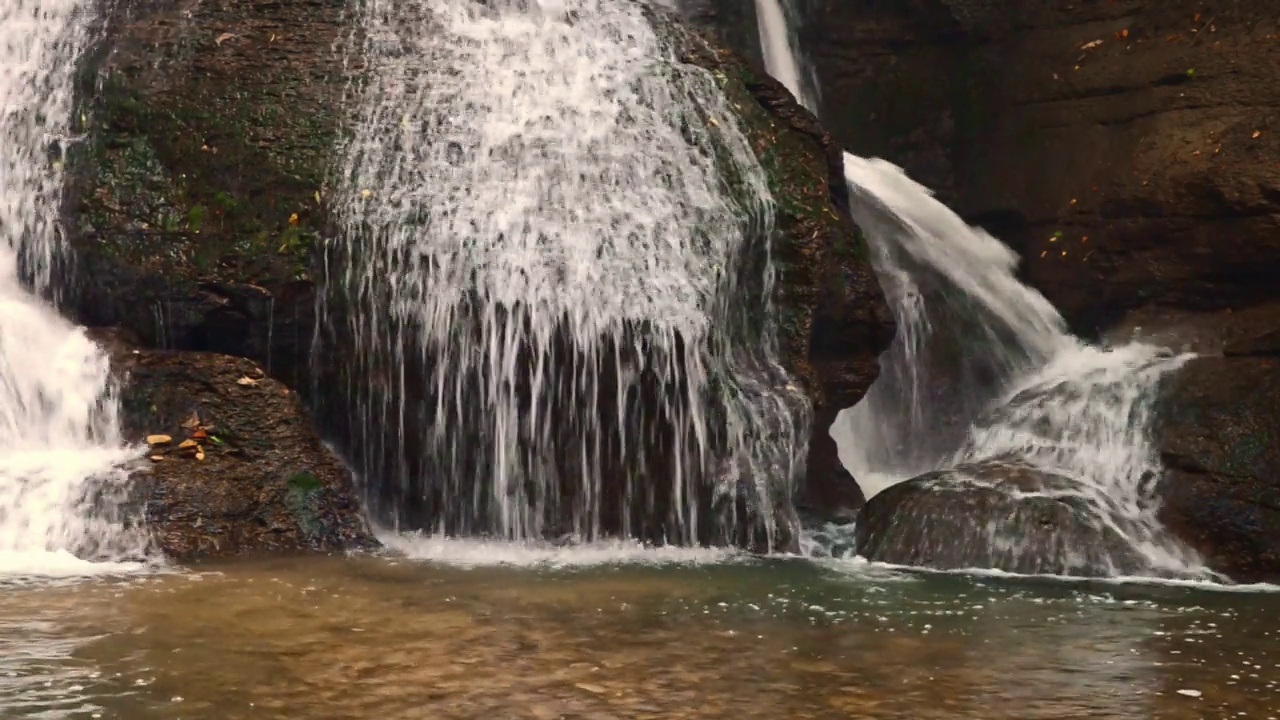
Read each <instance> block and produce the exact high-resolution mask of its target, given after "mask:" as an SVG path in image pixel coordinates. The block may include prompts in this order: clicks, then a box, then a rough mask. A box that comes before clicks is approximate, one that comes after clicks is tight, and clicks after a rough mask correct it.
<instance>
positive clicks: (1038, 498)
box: [856, 462, 1145, 576]
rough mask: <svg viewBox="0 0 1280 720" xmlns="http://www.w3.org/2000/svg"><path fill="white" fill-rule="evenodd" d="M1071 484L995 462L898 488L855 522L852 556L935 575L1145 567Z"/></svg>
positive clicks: (1098, 572)
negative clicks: (984, 570)
mask: <svg viewBox="0 0 1280 720" xmlns="http://www.w3.org/2000/svg"><path fill="white" fill-rule="evenodd" d="M1076 490H1077V488H1076V487H1075V484H1074V483H1073V481H1071V480H1070V479H1068V478H1065V477H1061V476H1057V475H1051V474H1048V473H1044V472H1041V471H1038V470H1035V469H1032V468H1029V467H1026V466H1023V465H1018V464H1013V463H1001V462H991V463H984V464H979V465H971V466H961V467H959V468H956V469H955V470H948V471H940V472H935V473H929V474H927V475H922V476H920V477H918V478H915V479H913V480H908V481H906V482H903V483H900V484H898V485H894V486H892V487H890V488H888V489H887V490H884V491H883V492H881V493H879V494H878V495H876V496H875V497H873V498H871V500H870V501H869V502H868V503H867V505H866V507H864V508H863V510H862V513H861V514H860V515H859V517H858V522H857V529H856V548H857V552H858V554H859V555H862V556H864V557H866V558H868V559H870V560H876V561H880V562H888V563H894V564H899V565H911V566H918V567H927V568H933V569H937V570H959V569H965V568H989V569H997V570H1004V571H1008V572H1016V573H1023V574H1047V575H1077V576H1107V575H1115V574H1132V573H1135V572H1137V571H1139V570H1141V569H1143V568H1144V567H1145V563H1144V562H1143V561H1142V559H1141V558H1140V557H1139V556H1138V555H1137V554H1136V553H1135V552H1134V551H1133V550H1132V549H1131V548H1130V546H1129V544H1128V542H1127V541H1126V540H1125V539H1124V538H1123V537H1122V536H1121V535H1120V534H1119V533H1118V532H1116V531H1115V530H1114V529H1112V528H1110V527H1108V526H1106V525H1105V524H1103V523H1101V522H1099V521H1098V519H1097V518H1096V517H1094V516H1093V515H1092V513H1090V511H1089V510H1088V508H1087V506H1086V505H1085V504H1084V503H1083V501H1082V500H1081V499H1080V498H1079V497H1077V496H1076V495H1075V492H1076Z"/></svg>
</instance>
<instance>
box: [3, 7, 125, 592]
mask: <svg viewBox="0 0 1280 720" xmlns="http://www.w3.org/2000/svg"><path fill="white" fill-rule="evenodd" d="M92 7H93V6H92V3H88V2H81V1H80V0H35V1H34V2H32V1H31V0H0V575H5V574H56V575H64V574H79V573H85V572H97V571H102V570H112V569H118V567H117V566H115V565H112V564H111V563H110V562H107V561H119V560H135V559H138V558H139V557H140V556H141V555H142V554H143V553H144V551H145V540H144V539H143V538H142V536H141V535H139V534H137V533H133V532H130V531H128V530H126V529H125V528H124V525H125V523H126V521H127V518H125V517H123V515H122V513H123V511H122V509H121V508H122V504H121V503H122V502H123V500H124V494H125V483H126V481H127V473H126V472H125V471H124V470H123V469H121V466H122V464H124V463H125V462H127V461H128V460H130V459H131V458H132V457H133V456H134V455H135V454H136V453H134V452H132V451H131V450H129V449H128V448H126V447H125V446H124V443H123V442H122V441H121V438H120V433H119V426H118V420H117V409H116V402H115V398H114V396H113V392H112V387H111V382H110V375H109V372H108V370H109V368H108V363H107V359H106V357H105V356H104V354H103V353H102V352H101V351H100V350H99V349H98V347H97V346H96V345H95V344H94V343H93V342H92V341H90V340H89V339H88V338H87V337H86V336H85V333H84V331H83V330H82V329H80V328H77V327H74V326H72V325H71V324H70V323H68V322H66V321H65V320H63V319H62V318H61V317H59V316H58V314H57V313H56V312H55V311H54V310H53V309H52V308H51V307H50V306H49V305H48V304H47V303H45V302H44V301H43V300H42V299H41V298H40V297H39V296H38V295H37V292H38V293H49V292H50V291H51V287H50V286H51V276H52V272H53V265H54V263H55V261H56V259H57V257H58V253H59V250H60V245H59V241H60V240H59V234H58V233H59V228H58V226H57V225H58V218H59V214H60V210H61V204H60V203H61V198H62V192H61V187H62V175H61V166H62V153H63V151H65V149H66V146H67V145H68V144H69V143H72V142H75V141H76V139H75V138H74V137H72V118H71V112H72V104H73V103H72V81H73V75H74V72H75V62H76V59H77V58H78V57H79V54H80V51H81V49H82V48H83V47H84V45H85V43H86V42H87V36H88V30H87V28H88V25H89V22H90V20H91V19H92ZM22 271H25V273H26V275H29V276H31V277H32V278H33V279H34V290H35V291H36V292H33V290H32V287H30V286H29V285H27V284H24V283H23V282H21V281H20V277H21V274H20V273H21V272H22ZM90 561H103V563H104V564H98V565H95V564H93V563H91V562H90Z"/></svg>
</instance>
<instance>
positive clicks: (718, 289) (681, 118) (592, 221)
mask: <svg viewBox="0 0 1280 720" xmlns="http://www.w3.org/2000/svg"><path fill="white" fill-rule="evenodd" d="M362 8H363V9H362V11H361V17H360V20H359V33H360V35H361V37H362V38H363V40H362V45H363V47H362V48H361V52H362V53H363V57H364V60H365V62H366V63H367V65H366V67H367V74H366V77H365V79H364V80H363V85H362V87H361V88H360V99H359V102H358V108H357V110H356V129H355V132H354V136H353V138H352V139H351V141H350V144H349V147H348V148H347V149H346V152H345V157H346V162H345V165H344V167H343V168H342V178H341V187H340V188H339V194H340V195H339V200H338V214H339V218H340V221H341V222H340V225H341V227H340V231H339V234H338V237H337V238H336V240H335V242H334V243H333V247H332V252H331V253H330V258H329V269H328V277H329V280H328V288H329V289H328V291H327V293H326V298H325V301H324V307H323V308H322V313H323V314H324V316H325V317H326V318H327V319H328V322H327V325H328V326H329V327H331V328H336V329H335V330H333V331H332V332H331V333H330V335H331V337H328V338H327V339H325V340H323V341H322V344H323V343H324V342H331V343H334V344H342V343H346V347H347V348H348V351H346V352H343V353H341V354H340V356H343V357H348V358H349V359H350V360H349V362H348V363H347V366H346V367H344V368H343V374H344V375H345V378H346V382H347V383H348V384H347V386H346V387H347V390H346V391H345V392H346V394H347V396H348V398H349V401H350V402H351V403H352V404H353V405H354V408H353V409H352V415H353V417H354V419H353V421H352V424H351V426H350V427H348V428H346V429H345V433H346V434H347V435H348V436H349V437H348V442H347V448H348V449H347V451H348V453H349V454H350V455H352V457H354V458H355V460H356V462H357V464H358V465H359V470H360V473H361V475H362V477H364V478H366V479H367V480H366V482H367V485H368V487H367V494H368V496H369V505H370V507H371V509H372V512H373V513H374V515H375V518H376V519H378V520H379V521H380V522H384V523H389V524H391V525H393V526H398V527H401V528H417V529H424V530H426V531H429V532H434V533H438V534H443V535H450V536H456V535H491V536H496V537H500V538H504V539H511V540H537V539H540V538H567V539H570V540H574V541H582V540H595V539H599V538H601V537H607V536H622V537H633V538H640V539H643V540H647V541H652V542H657V543H680V544H693V543H721V542H729V541H734V540H736V541H739V542H741V541H743V538H744V537H746V538H751V540H748V542H753V543H755V542H758V543H760V544H763V545H766V546H775V544H776V542H778V540H777V533H778V532H779V531H780V530H789V528H784V527H783V525H784V524H788V523H789V520H788V519H787V517H785V515H786V512H787V509H788V508H789V500H790V497H789V496H790V493H791V483H792V480H793V478H794V477H796V476H797V474H798V472H799V470H800V464H801V462H802V460H803V456H804V451H805V444H806V443H807V437H808V436H807V428H806V423H807V417H808V405H807V401H806V400H805V399H804V397H803V396H802V395H801V394H800V392H799V391H798V390H797V389H796V388H795V387H793V386H792V385H791V383H790V382H789V380H788V378H787V377H786V374H785V373H784V372H783V371H782V369H781V368H780V367H779V365H778V361H777V355H778V353H777V347H776V341H775V339H774V337H773V331H772V329H771V326H772V323H770V322H764V321H763V319H764V318H766V317H767V316H768V315H769V313H770V306H769V305H770V303H769V298H770V296H771V290H772V286H771V283H772V275H773V270H772V264H771V262H770V260H769V250H768V244H769V243H768V238H769V235H770V233H771V232H772V227H773V201H772V199H771V197H770V194H769V191H768V186H767V182H766V177H765V175H764V172H763V170H762V168H761V166H760V164H759V163H758V162H757V160H756V158H755V156H754V154H753V153H752V151H751V149H750V148H749V146H748V145H747V143H746V140H745V138H744V137H743V135H742V133H741V131H740V130H739V128H738V125H737V122H738V121H737V120H736V117H735V115H734V113H733V111H732V110H731V108H729V107H728V103H727V101H726V100H725V98H724V96H723V95H722V93H721V91H720V89H719V87H718V85H717V79H716V78H715V77H714V76H713V75H712V73H710V72H708V71H706V70H704V69H702V68H698V67H694V66H691V65H689V64H686V63H683V62H681V61H680V60H678V59H677V57H676V56H675V53H674V51H673V49H672V47H671V42H670V38H666V37H665V36H664V35H663V34H662V33H660V32H657V31H656V30H655V20H654V18H655V15H654V14H655V13H660V12H663V11H661V10H657V9H654V8H649V7H646V6H644V5H642V4H640V3H636V2H630V1H629V0H540V1H534V0H524V1H520V2H515V1H508V2H499V1H496V0H491V1H489V2H475V1H474V0H370V1H369V2H367V3H364V4H363V5H362ZM667 24H668V25H669V24H670V23H667ZM344 333H345V339H343V338H341V337H338V336H340V335H343V334H344Z"/></svg>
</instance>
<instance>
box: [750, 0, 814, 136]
mask: <svg viewBox="0 0 1280 720" xmlns="http://www.w3.org/2000/svg"><path fill="white" fill-rule="evenodd" d="M784 1H785V0H756V24H757V25H758V26H759V31H760V49H761V51H762V52H763V54H764V64H765V68H767V69H768V71H769V74H770V75H772V76H773V77H774V79H775V80H777V81H778V82H780V83H782V84H783V85H784V86H785V87H786V88H787V89H788V90H790V91H791V94H792V95H794V96H795V98H796V101H797V102H799V103H800V104H801V105H803V106H804V107H806V108H808V109H809V110H810V111H812V112H815V113H816V112H817V111H818V101H817V98H816V97H814V93H813V92H811V91H810V85H809V83H808V82H807V79H806V73H805V72H804V67H805V63H804V60H803V56H802V55H801V53H800V46H799V39H798V38H797V37H795V36H794V34H793V33H792V32H791V28H792V27H794V26H795V23H793V22H789V21H788V13H787V8H786V7H784V5H783V2H784Z"/></svg>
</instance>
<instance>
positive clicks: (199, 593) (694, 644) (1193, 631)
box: [0, 548, 1280, 720]
mask: <svg viewBox="0 0 1280 720" xmlns="http://www.w3.org/2000/svg"><path fill="white" fill-rule="evenodd" d="M461 550H462V549H459V552H458V553H454V554H453V555H454V556H457V557H464V558H467V561H466V564H465V565H462V566H459V565H457V564H450V563H442V562H420V561H414V560H408V559H405V558H403V557H389V558H375V557H355V558H326V559H310V560H298V559H289V560H272V561H261V562H252V563H249V562H240V563H237V564H232V565H211V566H203V567H200V568H198V569H197V570H195V571H191V572H184V573H172V574H164V575H152V576H144V577H138V576H135V577H131V578H119V579H98V580H93V581H87V582H84V581H82V582H78V583H63V584H51V583H49V582H41V583H38V584H31V583H27V584H22V585H18V584H15V583H14V581H12V580H10V581H8V582H9V584H8V585H7V586H5V587H0V593H3V595H4V598H5V600H4V602H3V603H0V716H4V717H18V718H20V717H45V718H129V719H130V720H143V719H147V718H185V719H188V720H190V719H200V718H210V719H212V718H217V719H218V720H231V719H234V718H291V719H295V720H297V719H302V720H307V719H311V718H316V719H318V718H324V719H325V720H332V719H337V718H387V719H390V718H427V717H430V718H483V717H501V718H534V719H538V720H542V719H550V718H584V719H585V718H593V719H594V718H754V717H761V718H764V717H768V718H779V717H783V718H835V717H865V718H903V719H906V718H911V719H913V720H915V719H918V718H983V720H991V719H996V718H1018V719H1020V720H1025V719H1028V718H1083V717H1096V718H1135V719H1136V718H1144V719H1146V718H1207V717H1213V718H1227V717H1248V718H1275V717H1280V687H1278V683H1280V615H1278V614H1277V613H1276V612H1275V608H1276V606H1277V603H1278V602H1280V601H1278V600H1277V598H1276V596H1275V595H1272V594H1270V593H1265V592H1225V591H1208V590H1202V589H1198V588H1188V587H1185V586H1168V585H1163V586H1162V585H1128V584H1118V583H1097V584H1095V583H1083V582H1061V581H1054V580H1030V579H1016V580H1015V579H1009V578H983V577H974V576H958V575H936V574H935V575H928V574H925V575H922V574H908V573H900V572H898V571H894V570H890V569H885V568H880V567H876V566H870V565H865V564H853V563H849V562H845V561H840V562H837V561H830V562H818V563H814V562H808V561H800V560H784V559H779V560H769V561H760V560H754V559H747V558H736V557H734V556H730V557H727V558H726V557H724V556H723V555H722V554H721V555H716V554H710V555H708V556H707V557H702V556H701V555H700V554H698V552H697V551H689V553H690V555H689V557H680V558H675V559H677V560H679V562H676V563H672V562H668V561H669V560H671V559H672V558H671V557H668V556H648V555H646V554H645V553H635V554H632V555H631V556H629V557H630V562H628V563H627V564H615V563H613V562H612V561H610V560H609V558H610V557H614V558H617V557H619V556H620V555H618V554H611V553H608V552H601V553H595V554H592V553H582V552H579V551H567V552H564V553H559V554H556V553H552V554H548V555H546V556H543V557H537V556H524V555H521V556H516V557H514V558H511V557H505V556H500V557H498V558H497V559H498V560H499V561H505V562H520V563H525V564H524V565H522V566H515V567H513V566H511V565H502V566H495V565H486V564H484V562H483V558H484V557H485V554H484V552H483V549H482V548H472V549H471V550H472V552H471V554H467V553H465V552H461ZM441 555H442V556H446V557H447V556H450V553H441ZM645 558H649V559H648V560H646V559H645ZM530 562H532V563H535V564H534V565H529V564H527V563H530Z"/></svg>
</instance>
